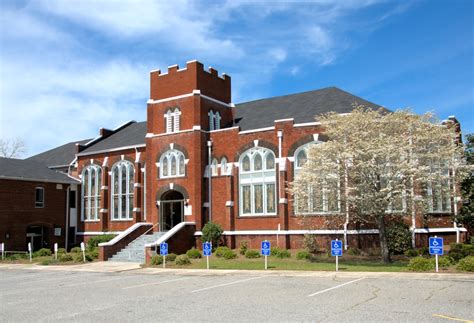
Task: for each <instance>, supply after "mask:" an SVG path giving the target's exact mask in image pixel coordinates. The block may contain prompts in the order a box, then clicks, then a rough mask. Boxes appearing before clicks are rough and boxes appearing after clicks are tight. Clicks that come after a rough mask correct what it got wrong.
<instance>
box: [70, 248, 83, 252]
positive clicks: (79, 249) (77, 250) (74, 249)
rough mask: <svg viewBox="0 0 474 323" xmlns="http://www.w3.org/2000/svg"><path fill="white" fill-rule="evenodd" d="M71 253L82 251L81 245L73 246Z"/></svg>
mask: <svg viewBox="0 0 474 323" xmlns="http://www.w3.org/2000/svg"><path fill="white" fill-rule="evenodd" d="M71 252H72V253H82V250H81V247H74V248H72V249H71Z"/></svg>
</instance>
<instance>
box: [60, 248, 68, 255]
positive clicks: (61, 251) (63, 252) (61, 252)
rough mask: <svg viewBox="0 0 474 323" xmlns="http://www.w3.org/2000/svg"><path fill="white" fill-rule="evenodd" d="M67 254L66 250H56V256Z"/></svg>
mask: <svg viewBox="0 0 474 323" xmlns="http://www.w3.org/2000/svg"><path fill="white" fill-rule="evenodd" d="M65 253H67V251H66V249H64V248H58V256H59V255H62V254H65Z"/></svg>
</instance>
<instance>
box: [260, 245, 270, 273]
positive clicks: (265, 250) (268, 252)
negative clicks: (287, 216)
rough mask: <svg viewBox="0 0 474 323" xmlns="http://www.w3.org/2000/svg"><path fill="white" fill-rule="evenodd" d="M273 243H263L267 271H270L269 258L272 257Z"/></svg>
mask: <svg viewBox="0 0 474 323" xmlns="http://www.w3.org/2000/svg"><path fill="white" fill-rule="evenodd" d="M270 247H271V243H270V241H268V240H264V241H262V251H261V252H262V255H263V256H265V270H267V269H268V259H267V258H268V256H270Z"/></svg>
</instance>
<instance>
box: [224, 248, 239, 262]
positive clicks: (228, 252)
mask: <svg viewBox="0 0 474 323" xmlns="http://www.w3.org/2000/svg"><path fill="white" fill-rule="evenodd" d="M222 258H224V259H227V260H230V259H235V258H237V254H236V253H235V252H234V251H233V250H232V249H228V250H225V251H224V253H223V254H222Z"/></svg>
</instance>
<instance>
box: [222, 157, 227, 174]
mask: <svg viewBox="0 0 474 323" xmlns="http://www.w3.org/2000/svg"><path fill="white" fill-rule="evenodd" d="M221 175H222V176H224V175H227V158H225V157H222V159H221Z"/></svg>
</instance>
